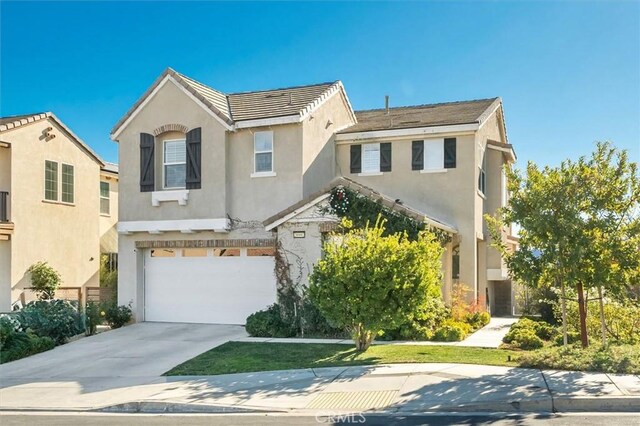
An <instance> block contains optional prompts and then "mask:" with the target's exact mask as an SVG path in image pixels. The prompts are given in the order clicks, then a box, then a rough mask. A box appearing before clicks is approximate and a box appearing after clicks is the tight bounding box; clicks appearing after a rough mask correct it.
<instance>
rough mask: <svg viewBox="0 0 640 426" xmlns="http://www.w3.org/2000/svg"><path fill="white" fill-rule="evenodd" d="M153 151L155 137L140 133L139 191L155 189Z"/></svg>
mask: <svg viewBox="0 0 640 426" xmlns="http://www.w3.org/2000/svg"><path fill="white" fill-rule="evenodd" d="M154 151H155V138H154V137H153V135H150V134H148V133H140V192H150V191H153V190H154V189H155V178H154V173H153V170H154V168H155V164H154V161H153V153H154Z"/></svg>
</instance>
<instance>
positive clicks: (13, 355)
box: [0, 331, 56, 364]
mask: <svg viewBox="0 0 640 426" xmlns="http://www.w3.org/2000/svg"><path fill="white" fill-rule="evenodd" d="M55 346H56V343H55V342H54V341H53V339H52V338H50V337H46V336H44V337H41V336H36V335H35V334H33V333H32V332H31V331H28V332H20V333H18V334H17V335H16V336H15V337H14V339H13V343H12V344H11V345H10V346H6V347H5V348H3V349H2V350H1V351H0V364H1V363H5V362H9V361H15V360H17V359H20V358H25V357H28V356H30V355H35V354H37V353H40V352H44V351H48V350H49V349H53V348H54V347H55Z"/></svg>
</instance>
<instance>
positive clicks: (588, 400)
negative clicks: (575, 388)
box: [553, 396, 640, 413]
mask: <svg viewBox="0 0 640 426" xmlns="http://www.w3.org/2000/svg"><path fill="white" fill-rule="evenodd" d="M553 406H554V408H555V411H556V412H559V413H563V412H582V411H608V412H630V413H636V412H637V413H640V397H637V396H583V397H580V396H578V397H575V396H571V397H569V396H554V397H553Z"/></svg>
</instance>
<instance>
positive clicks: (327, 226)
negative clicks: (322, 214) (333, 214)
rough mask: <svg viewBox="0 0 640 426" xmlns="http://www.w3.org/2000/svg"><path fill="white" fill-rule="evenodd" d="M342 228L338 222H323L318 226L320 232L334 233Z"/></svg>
mask: <svg viewBox="0 0 640 426" xmlns="http://www.w3.org/2000/svg"><path fill="white" fill-rule="evenodd" d="M339 227H340V224H339V223H338V222H322V223H320V224H319V225H318V228H319V229H320V232H323V233H324V232H333V231H335V230H337V229H338V228H339Z"/></svg>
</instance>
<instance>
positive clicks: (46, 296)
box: [27, 262, 61, 300]
mask: <svg viewBox="0 0 640 426" xmlns="http://www.w3.org/2000/svg"><path fill="white" fill-rule="evenodd" d="M27 271H28V272H30V273H31V286H32V287H33V289H34V291H35V292H36V293H37V294H38V299H40V300H50V299H53V298H54V297H55V294H56V290H57V289H58V286H59V285H60V281H61V278H60V274H59V273H58V271H56V270H55V269H53V268H52V267H51V266H49V264H48V263H47V262H38V263H34V264H33V265H31V266H30V267H29V269H28V270H27Z"/></svg>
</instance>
